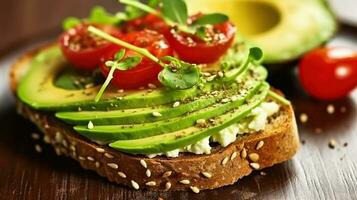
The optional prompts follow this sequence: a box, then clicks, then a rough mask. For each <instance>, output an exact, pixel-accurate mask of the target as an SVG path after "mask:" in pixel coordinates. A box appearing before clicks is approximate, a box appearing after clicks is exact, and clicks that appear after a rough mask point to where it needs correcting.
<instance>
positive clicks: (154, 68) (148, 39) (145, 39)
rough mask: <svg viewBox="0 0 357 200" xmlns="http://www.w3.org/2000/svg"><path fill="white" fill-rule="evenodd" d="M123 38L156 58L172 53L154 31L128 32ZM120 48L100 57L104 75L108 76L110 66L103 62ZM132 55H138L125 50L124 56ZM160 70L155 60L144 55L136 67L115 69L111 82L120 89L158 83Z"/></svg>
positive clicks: (163, 39) (164, 41) (162, 38)
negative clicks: (123, 69) (124, 69)
mask: <svg viewBox="0 0 357 200" xmlns="http://www.w3.org/2000/svg"><path fill="white" fill-rule="evenodd" d="M123 40H124V41H126V42H128V43H131V44H133V45H135V46H138V47H141V48H145V49H147V50H148V51H149V52H150V53H152V54H153V55H154V56H156V57H157V58H161V57H163V56H169V55H170V56H171V55H173V51H172V49H171V48H170V47H169V45H168V43H167V41H166V40H165V38H164V36H163V35H161V34H159V33H157V32H155V31H149V30H143V31H138V32H132V33H128V34H127V35H126V36H125V37H124V38H123ZM120 48H121V47H117V48H115V49H113V50H111V51H110V52H109V53H108V54H106V55H105V56H104V57H103V58H102V62H101V64H100V69H101V70H102V72H103V74H104V75H105V76H108V73H109V71H110V68H108V67H106V66H105V62H106V61H108V60H112V59H113V58H114V55H115V54H116V53H117V52H118V51H119V50H120ZM132 55H137V56H140V55H139V54H137V53H135V52H133V51H131V50H127V51H126V54H125V56H132ZM161 70H162V67H161V66H160V65H158V64H157V63H156V62H154V61H152V60H150V59H148V58H146V57H142V61H141V63H140V64H139V65H137V66H136V67H134V68H132V69H129V70H126V71H119V70H116V71H115V72H114V76H113V80H112V83H113V84H114V85H115V86H117V87H119V88H122V89H137V88H139V87H142V86H147V85H148V84H149V83H154V84H155V83H158V74H159V73H160V71H161Z"/></svg>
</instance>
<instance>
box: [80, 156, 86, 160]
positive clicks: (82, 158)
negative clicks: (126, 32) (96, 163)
mask: <svg viewBox="0 0 357 200" xmlns="http://www.w3.org/2000/svg"><path fill="white" fill-rule="evenodd" d="M78 159H79V160H86V158H85V157H83V156H78Z"/></svg>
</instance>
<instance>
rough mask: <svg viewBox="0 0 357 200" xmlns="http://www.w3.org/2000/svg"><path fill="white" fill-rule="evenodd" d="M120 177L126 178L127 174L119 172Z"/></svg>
mask: <svg viewBox="0 0 357 200" xmlns="http://www.w3.org/2000/svg"><path fill="white" fill-rule="evenodd" d="M118 175H119V176H120V177H122V178H126V174H124V172H118Z"/></svg>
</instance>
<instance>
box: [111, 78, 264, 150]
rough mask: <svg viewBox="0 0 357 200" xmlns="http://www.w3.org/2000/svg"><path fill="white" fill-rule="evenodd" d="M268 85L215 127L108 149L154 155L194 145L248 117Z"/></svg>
mask: <svg viewBox="0 0 357 200" xmlns="http://www.w3.org/2000/svg"><path fill="white" fill-rule="evenodd" d="M268 91H269V85H268V84H267V83H263V85H262V87H261V88H260V90H259V92H258V93H257V94H256V95H254V96H253V97H252V98H251V99H249V100H248V101H247V102H246V103H245V104H243V105H241V106H240V107H238V108H237V109H235V110H232V111H230V112H228V113H226V114H224V115H221V116H218V117H217V118H215V122H216V124H215V125H212V126H209V127H208V128H199V127H196V126H191V127H189V128H186V129H183V130H179V131H176V132H170V133H166V134H162V135H157V136H152V137H146V138H141V139H135V140H118V141H116V142H113V143H111V144H109V146H110V147H112V148H114V149H117V150H119V151H122V152H126V153H131V154H154V153H162V152H167V151H171V150H174V149H178V148H183V147H185V146H188V145H190V144H194V143H196V142H198V141H200V140H202V139H203V138H206V137H208V136H211V135H213V134H215V133H218V132H219V131H220V130H222V129H224V128H227V127H229V126H230V125H232V124H234V123H237V122H239V121H240V120H241V119H243V118H245V117H246V116H248V115H249V114H250V112H251V110H252V109H254V108H255V107H257V106H259V105H260V104H261V103H262V102H263V101H264V99H265V98H266V96H267V93H268Z"/></svg>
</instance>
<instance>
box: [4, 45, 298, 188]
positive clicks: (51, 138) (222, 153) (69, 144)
mask: <svg viewBox="0 0 357 200" xmlns="http://www.w3.org/2000/svg"><path fill="white" fill-rule="evenodd" d="M44 48H45V47H44ZM38 51H41V49H38V50H35V51H33V52H30V53H28V54H26V55H24V56H23V57H22V58H20V59H19V60H18V62H16V63H15V64H14V66H13V67H12V69H11V72H10V80H11V89H12V91H13V93H14V94H15V95H16V88H17V85H18V83H19V81H20V80H21V77H22V76H23V74H24V73H25V72H26V70H27V68H28V67H29V64H30V62H31V59H32V57H33V56H34V55H35V54H36V52H38ZM17 109H18V112H19V113H20V114H21V115H23V116H24V117H25V118H28V119H30V120H31V121H32V122H33V123H34V124H36V125H37V126H38V127H39V129H40V130H41V131H42V132H43V133H44V140H45V142H47V143H49V144H51V145H52V146H53V147H54V148H55V151H56V153H57V154H59V155H65V156H69V157H72V158H73V159H75V160H77V161H78V162H79V163H80V164H81V166H82V167H83V168H85V169H90V170H94V171H96V172H97V173H98V174H100V175H101V176H104V177H107V178H108V179H109V180H110V181H112V182H116V183H118V184H123V185H127V186H129V187H133V188H135V189H142V188H147V189H151V190H192V191H193V192H199V191H200V190H205V189H214V188H218V187H222V186H225V185H231V184H234V183H235V182H236V181H237V180H238V179H240V178H242V177H244V176H247V175H249V174H250V173H252V171H253V170H260V169H263V168H266V167H270V166H272V165H274V164H277V163H281V162H283V161H286V160H289V159H291V158H292V157H293V155H294V154H295V153H296V152H297V150H298V148H299V138H298V133H297V127H296V122H295V117H294V112H293V109H292V107H291V106H281V109H280V111H279V113H278V114H276V115H274V116H273V117H272V118H270V119H269V124H268V125H267V126H266V128H265V130H264V131H260V132H257V133H252V134H246V135H244V136H242V137H240V138H238V139H237V140H236V141H235V142H234V143H232V144H230V145H229V146H228V147H225V148H223V147H220V146H216V147H215V148H213V150H212V153H211V154H209V155H194V154H188V153H181V154H180V156H179V157H178V158H166V157H155V158H147V157H145V156H139V155H137V156H135V155H130V154H126V153H122V152H119V151H116V150H114V149H111V148H109V147H107V146H103V145H99V144H96V143H94V142H91V141H89V140H88V139H86V138H84V137H82V136H80V135H79V134H77V133H76V132H75V131H74V130H73V129H72V128H71V127H70V126H68V125H67V124H65V123H63V122H61V121H60V120H58V119H56V118H55V117H54V115H53V113H48V112H41V111H36V110H33V109H32V108H30V107H28V106H26V105H24V104H23V103H21V102H20V101H19V100H18V101H17ZM252 153H255V154H253V155H254V157H253V156H251V158H249V155H252ZM257 155H258V156H257Z"/></svg>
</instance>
